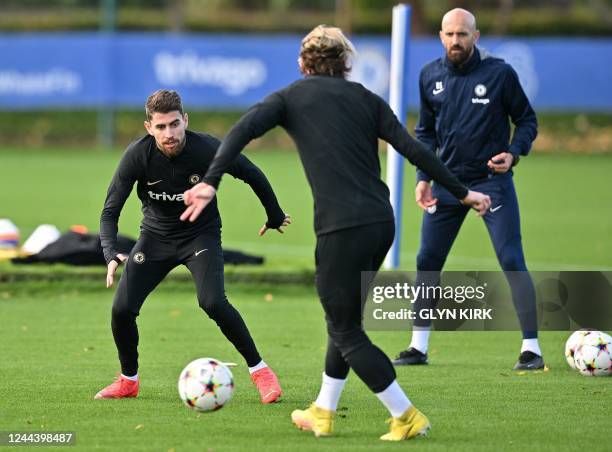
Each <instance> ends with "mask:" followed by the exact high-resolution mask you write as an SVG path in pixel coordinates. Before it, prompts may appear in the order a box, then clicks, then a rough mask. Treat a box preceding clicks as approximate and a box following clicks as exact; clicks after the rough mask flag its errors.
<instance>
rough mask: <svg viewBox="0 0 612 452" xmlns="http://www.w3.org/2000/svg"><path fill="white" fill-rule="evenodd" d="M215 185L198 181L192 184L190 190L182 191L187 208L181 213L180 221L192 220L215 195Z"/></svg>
mask: <svg viewBox="0 0 612 452" xmlns="http://www.w3.org/2000/svg"><path fill="white" fill-rule="evenodd" d="M215 193H217V190H215V187H213V186H212V185H208V184H205V183H203V182H200V183H199V184H197V185H194V186H193V187H192V188H191V189H190V190H187V191H186V192H185V193H183V198H184V201H185V205H186V206H187V208H186V209H185V211H184V212H183V213H182V214H181V221H187V220H189V221H190V222H192V223H193V222H194V221H195V220H196V219H197V218H198V217H199V216H200V214H201V213H202V211H203V210H204V207H206V206H207V205H208V204H209V203H210V201H212V199H213V198H214V197H215Z"/></svg>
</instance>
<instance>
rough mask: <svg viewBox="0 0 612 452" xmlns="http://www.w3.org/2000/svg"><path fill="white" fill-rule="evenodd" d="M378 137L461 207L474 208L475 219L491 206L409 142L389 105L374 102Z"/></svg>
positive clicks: (413, 142)
mask: <svg viewBox="0 0 612 452" xmlns="http://www.w3.org/2000/svg"><path fill="white" fill-rule="evenodd" d="M378 108H379V131H378V133H379V135H378V136H379V137H380V138H382V139H383V140H385V141H386V142H387V143H389V144H391V146H393V147H394V148H395V149H396V150H397V152H399V153H400V154H402V155H403V156H404V157H406V158H407V159H408V161H409V162H410V163H412V164H413V165H415V166H416V167H417V168H419V169H421V170H423V171H424V172H425V173H426V174H427V175H428V176H429V177H431V178H432V179H433V180H434V181H436V182H437V183H439V184H440V185H442V186H443V187H444V188H446V189H447V190H448V191H449V192H451V193H452V194H453V195H454V196H455V197H456V198H457V199H459V200H460V201H461V202H462V203H463V204H465V205H468V206H470V207H472V208H474V209H475V210H476V211H477V212H478V215H480V216H482V215H484V214H485V213H486V211H487V209H488V208H489V206H490V205H491V199H490V198H489V196H487V195H483V194H482V193H478V192H474V191H471V190H468V189H467V187H465V186H464V185H463V184H462V183H461V182H459V180H458V179H457V178H456V177H455V176H454V175H453V174H452V173H451V172H450V171H449V169H448V168H447V167H446V166H445V165H444V164H443V163H442V161H441V160H440V159H439V158H438V157H437V156H436V155H435V154H434V153H432V152H430V151H428V150H427V149H425V147H424V146H423V145H422V144H421V143H420V142H419V141H417V140H415V139H414V138H412V137H411V136H410V134H409V133H408V132H407V131H406V129H405V128H404V126H402V124H401V123H400V122H399V121H398V119H397V117H396V116H395V114H394V113H393V111H392V110H391V108H390V107H389V105H388V104H387V103H386V102H385V101H384V100H382V99H381V98H378Z"/></svg>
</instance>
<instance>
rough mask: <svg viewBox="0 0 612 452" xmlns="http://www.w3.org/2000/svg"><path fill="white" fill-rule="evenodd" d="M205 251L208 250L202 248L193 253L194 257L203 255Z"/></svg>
mask: <svg viewBox="0 0 612 452" xmlns="http://www.w3.org/2000/svg"><path fill="white" fill-rule="evenodd" d="M206 250H208V248H204V249H203V250H200V251H196V252H195V255H196V257H197V256H199V255H200V254H202V253H203V252H204V251H206Z"/></svg>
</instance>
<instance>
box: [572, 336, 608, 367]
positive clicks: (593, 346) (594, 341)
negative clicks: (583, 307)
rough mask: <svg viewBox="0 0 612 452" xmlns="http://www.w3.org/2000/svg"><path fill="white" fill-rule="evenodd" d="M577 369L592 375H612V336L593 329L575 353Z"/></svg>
mask: <svg viewBox="0 0 612 452" xmlns="http://www.w3.org/2000/svg"><path fill="white" fill-rule="evenodd" d="M574 361H575V362H576V369H578V371H579V372H580V373H581V374H582V375H587V376H591V377H605V376H609V375H612V337H610V336H609V335H607V334H606V333H602V332H600V331H593V332H591V334H588V335H586V336H585V337H584V338H583V339H582V343H581V344H580V345H579V346H578V348H576V351H575V353H574Z"/></svg>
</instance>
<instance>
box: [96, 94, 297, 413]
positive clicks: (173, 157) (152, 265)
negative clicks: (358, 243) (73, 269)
mask: <svg viewBox="0 0 612 452" xmlns="http://www.w3.org/2000/svg"><path fill="white" fill-rule="evenodd" d="M145 112H146V120H145V123H144V125H145V128H146V130H147V134H146V135H144V136H143V137H142V138H139V139H137V140H136V141H134V142H132V143H131V144H130V145H129V146H128V148H127V149H126V151H125V153H124V154H123V157H122V158H121V161H120V163H119V166H118V168H117V170H116V172H115V175H114V176H113V179H112V181H111V184H110V187H109V189H108V194H107V196H106V201H105V203H104V209H103V211H102V216H101V219H100V238H101V242H102V248H103V250H104V257H105V259H106V262H107V264H108V273H107V277H106V286H107V287H110V286H112V285H113V279H114V274H115V271H116V270H117V267H118V266H119V265H120V264H121V263H122V262H124V261H126V260H127V263H126V267H125V270H124V272H123V274H122V275H121V279H120V281H119V285H118V288H117V291H116V293H115V299H114V302H113V308H112V321H111V326H112V331H113V337H114V339H115V344H116V346H117V350H118V352H119V361H120V363H121V375H119V377H118V378H117V380H116V381H115V382H114V383H112V384H111V385H109V386H107V387H106V388H104V389H102V390H101V391H100V392H98V393H97V394H96V396H95V398H96V399H108V398H123V397H136V396H137V395H138V387H139V378H138V328H137V325H136V317H137V316H138V314H139V312H140V308H141V306H142V304H143V303H144V301H145V299H146V297H147V296H148V295H149V293H151V291H152V290H153V289H154V288H155V287H156V286H157V285H158V284H159V283H160V282H161V281H162V279H164V277H165V276H166V275H167V274H168V273H169V272H170V271H171V270H172V269H173V268H175V267H176V266H178V265H180V264H183V265H185V266H186V267H187V268H188V269H189V271H190V272H191V274H192V276H193V279H194V282H195V285H196V290H197V296H198V302H199V305H200V307H201V308H202V309H203V310H204V311H205V312H206V314H207V315H208V316H209V317H210V318H212V319H213V320H214V321H215V322H216V323H217V325H218V326H219V328H220V329H221V332H222V333H223V334H224V335H225V337H226V338H227V339H228V340H229V341H230V342H231V343H232V344H233V345H234V347H235V348H236V350H238V352H239V353H240V354H241V355H242V356H243V358H244V359H245V361H246V362H247V364H248V366H249V372H250V374H251V379H252V380H253V382H254V384H255V385H256V386H257V389H258V390H259V393H260V398H261V401H262V402H263V403H271V402H274V401H276V400H277V399H278V398H279V397H280V396H281V387H280V385H279V383H278V380H277V378H276V375H275V374H274V372H272V370H271V369H270V368H269V367H268V366H267V364H266V363H265V362H264V361H263V360H262V359H261V356H260V355H259V352H258V351H257V348H256V347H255V343H254V342H253V339H252V337H251V334H250V333H249V330H248V329H247V326H246V325H245V323H244V321H243V319H242V317H241V316H240V313H239V312H238V311H237V310H236V309H235V308H234V307H233V306H232V305H231V304H230V303H229V302H228V300H227V297H226V296H225V288H224V281H223V279H224V278H223V251H222V249H221V218H220V216H219V211H218V209H217V204H216V202H214V203H213V204H212V205H211V206H210V208H209V209H207V211H206V212H205V213H204V215H202V216H201V217H200V218H199V219H198V221H196V222H193V223H185V222H182V221H180V220H179V215H180V213H181V212H182V211H183V209H184V204H183V192H184V191H185V190H187V189H188V188H191V187H192V186H193V185H195V184H197V183H198V182H199V181H200V179H201V177H202V175H203V174H204V173H205V172H206V170H207V168H208V165H209V164H210V162H211V161H212V159H213V157H214V155H215V152H216V151H217V148H218V147H219V144H220V142H219V140H217V139H216V138H215V137H213V136H211V135H208V134H206V133H200V132H193V131H191V130H187V125H188V117H187V113H184V111H183V106H182V102H181V98H180V96H179V94H178V93H177V92H175V91H170V90H159V91H156V92H154V93H153V94H151V96H149V98H148V99H147V103H146V107H145ZM226 170H227V172H228V173H229V174H231V175H232V176H234V177H235V178H237V179H241V180H242V181H244V182H245V183H247V184H249V186H250V187H251V189H252V190H253V192H255V194H256V195H257V197H258V198H259V200H260V201H261V203H262V205H263V206H264V208H265V211H266V214H267V217H268V220H267V222H266V224H265V225H264V226H263V227H262V228H261V230H260V231H259V235H263V234H264V233H265V232H266V231H267V230H268V229H277V230H278V231H279V232H283V231H282V227H284V226H286V225H288V224H290V223H291V219H290V216H289V215H285V214H284V213H283V210H282V209H281V208H280V206H279V204H278V201H277V199H276V196H275V194H274V191H273V190H272V187H271V186H270V183H269V182H268V180H267V179H266V176H265V175H264V174H263V173H262V172H261V170H260V169H259V168H257V167H256V166H255V165H254V164H253V163H251V161H250V160H249V159H247V158H246V157H245V156H240V157H239V158H238V159H236V160H235V161H234V162H232V164H231V165H228V166H227V168H226ZM135 182H136V183H137V193H138V197H139V198H140V201H141V202H142V212H143V214H144V218H143V220H142V223H141V235H140V238H139V239H138V241H137V243H136V245H135V246H134V248H133V249H132V251H131V253H130V256H129V257H127V256H124V255H122V254H119V253H118V252H117V251H116V242H117V229H118V228H117V225H118V220H119V215H120V213H121V210H122V209H123V205H124V203H125V201H126V200H127V198H128V196H129V194H130V192H131V191H132V187H133V185H134V183H135Z"/></svg>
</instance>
